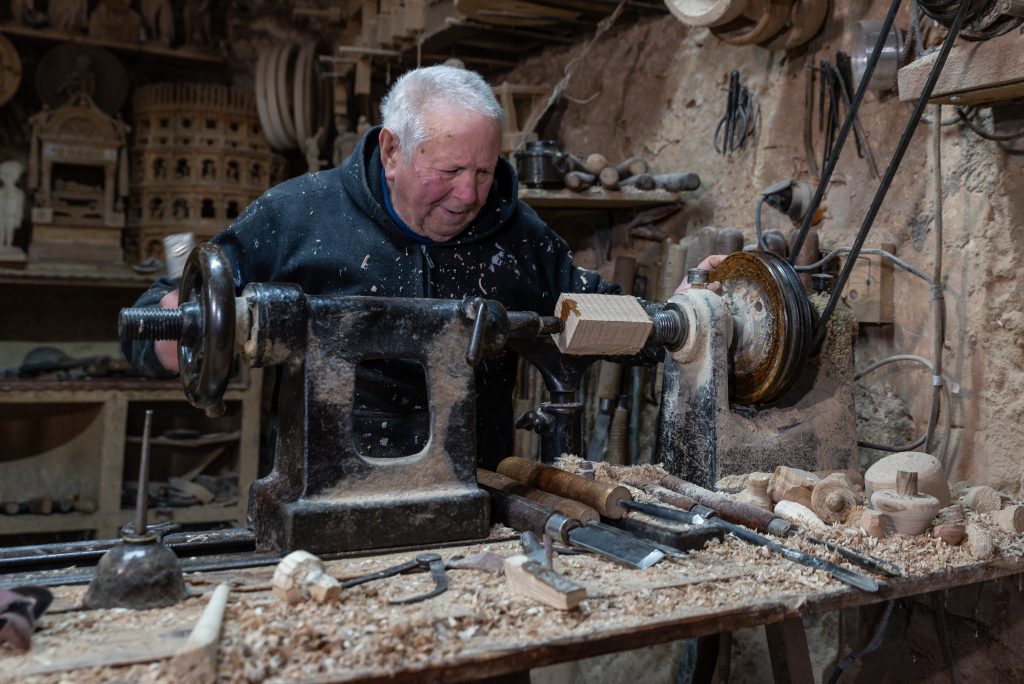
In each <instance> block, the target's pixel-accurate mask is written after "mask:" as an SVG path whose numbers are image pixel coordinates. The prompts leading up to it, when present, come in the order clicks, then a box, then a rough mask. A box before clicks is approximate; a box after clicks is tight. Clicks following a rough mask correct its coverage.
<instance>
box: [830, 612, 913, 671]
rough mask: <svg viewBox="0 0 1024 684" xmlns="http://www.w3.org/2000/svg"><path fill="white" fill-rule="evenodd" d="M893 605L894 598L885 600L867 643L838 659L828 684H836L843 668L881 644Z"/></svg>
mask: <svg viewBox="0 0 1024 684" xmlns="http://www.w3.org/2000/svg"><path fill="white" fill-rule="evenodd" d="M895 607H896V601H895V600H893V601H888V602H886V604H885V609H884V610H883V611H882V616H881V617H879V618H878V622H877V623H876V624H875V631H874V633H873V634H872V635H871V641H869V642H868V645H867V646H865V647H864V648H862V649H861V650H859V651H856V652H854V653H851V654H849V655H847V656H846V657H845V658H843V659H842V660H840V661H839V663H838V664H837V665H836V669H835V670H833V671H832V675H831V676H830V677H829V679H828V684H836V683H837V682H838V681H839V677H841V676H842V674H843V670H845V669H846V668H848V667H849V666H850V665H852V664H853V663H854V661H856V660H857V659H858V658H862V657H864V656H866V655H867V654H868V653H871V652H872V651H875V650H877V649H878V647H879V646H881V645H882V641H883V639H884V637H885V632H886V630H887V629H888V628H889V618H891V617H892V610H893V608H895Z"/></svg>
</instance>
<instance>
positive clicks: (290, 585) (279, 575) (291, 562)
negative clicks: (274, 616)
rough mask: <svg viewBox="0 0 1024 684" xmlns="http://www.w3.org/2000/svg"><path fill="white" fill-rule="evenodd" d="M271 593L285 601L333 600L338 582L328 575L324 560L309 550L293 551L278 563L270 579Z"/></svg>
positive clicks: (339, 588)
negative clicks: (272, 591)
mask: <svg viewBox="0 0 1024 684" xmlns="http://www.w3.org/2000/svg"><path fill="white" fill-rule="evenodd" d="M271 586H272V587H273V590H274V595H275V596H277V597H278V598H280V599H283V600H284V601H287V602H288V603H298V602H299V601H303V600H306V599H313V600H314V601H316V602H317V603H327V602H328V601H333V600H335V599H337V598H338V596H340V595H341V584H339V583H338V580H336V579H334V578H333V577H331V576H330V575H328V574H327V573H326V572H325V570H324V563H323V561H321V560H320V559H319V558H317V557H316V556H314V555H313V554H311V553H309V552H308V551H293V552H292V553H290V554H288V555H287V556H285V557H284V559H283V560H282V561H281V562H280V563H278V564H277V568H276V569H275V570H274V578H273V579H272V580H271Z"/></svg>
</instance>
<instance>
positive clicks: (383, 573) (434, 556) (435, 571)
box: [341, 553, 448, 606]
mask: <svg viewBox="0 0 1024 684" xmlns="http://www.w3.org/2000/svg"><path fill="white" fill-rule="evenodd" d="M444 565H445V564H444V560H443V559H442V558H441V554H439V553H421V554H419V555H418V556H416V557H415V558H413V559H412V560H407V561H405V562H404V563H399V564H398V565H393V566H391V567H390V568H384V569H383V570H378V571H377V572H371V573H370V574H368V575H363V576H362V577H356V578H353V579H350V580H346V581H344V582H342V583H341V588H342V589H349V588H351V587H355V586H358V585H360V584H366V583H367V582H373V581H374V580H379V579H384V578H385V577H394V576H395V575H399V574H401V573H403V572H409V571H410V570H421V569H423V570H429V571H430V576H431V578H433V580H434V588H433V589H431V590H430V591H428V592H426V593H425V594H416V595H413V596H406V597H403V598H400V599H391V600H389V601H388V603H390V604H391V605H393V606H394V605H407V604H409V603H419V602H420V601H426V600H427V599H429V598H433V597H435V596H438V595H440V594H443V593H444V592H445V591H447V590H448V575H446V574H445V571H444Z"/></svg>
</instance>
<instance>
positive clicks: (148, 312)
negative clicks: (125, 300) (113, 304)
mask: <svg viewBox="0 0 1024 684" xmlns="http://www.w3.org/2000/svg"><path fill="white" fill-rule="evenodd" d="M184 323H185V315H184V314H183V313H182V311H181V309H155V308H137V309H121V314H120V315H119V316H118V317H117V334H118V337H120V338H121V339H122V340H180V339H181V336H182V328H183V326H184Z"/></svg>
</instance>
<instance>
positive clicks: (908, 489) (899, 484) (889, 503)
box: [871, 470, 940, 535]
mask: <svg viewBox="0 0 1024 684" xmlns="http://www.w3.org/2000/svg"><path fill="white" fill-rule="evenodd" d="M871 505H872V506H874V507H875V508H876V509H877V510H879V511H881V512H882V513H884V514H885V515H886V516H888V518H889V519H890V520H891V521H892V526H893V528H894V529H895V531H896V532H899V533H900V534H910V535H918V534H922V533H924V531H925V530H927V529H928V527H929V526H930V524H931V521H932V518H934V517H935V514H936V513H937V512H938V510H939V507H940V506H939V500H938V499H936V498H935V497H934V496H931V495H929V494H920V493H919V492H918V491H917V473H916V472H909V471H906V470H900V471H898V472H897V474H896V491H895V492H893V491H891V490H887V489H886V490H882V491H878V492H875V493H874V495H873V496H872V497H871Z"/></svg>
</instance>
